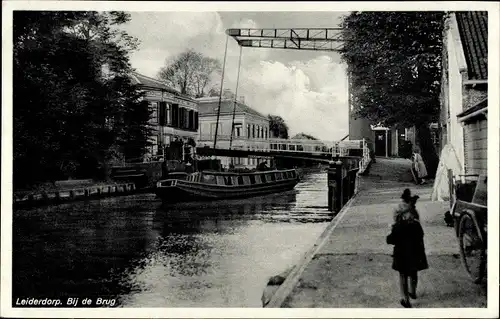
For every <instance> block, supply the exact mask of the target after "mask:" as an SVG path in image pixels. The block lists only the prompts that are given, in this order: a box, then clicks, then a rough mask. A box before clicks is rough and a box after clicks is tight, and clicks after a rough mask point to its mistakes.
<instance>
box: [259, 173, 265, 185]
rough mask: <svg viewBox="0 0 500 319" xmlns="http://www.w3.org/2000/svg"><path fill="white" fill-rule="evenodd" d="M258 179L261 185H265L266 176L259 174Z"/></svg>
mask: <svg viewBox="0 0 500 319" xmlns="http://www.w3.org/2000/svg"><path fill="white" fill-rule="evenodd" d="M260 179H261V180H262V183H265V182H266V175H265V174H260Z"/></svg>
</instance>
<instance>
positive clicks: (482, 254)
mask: <svg viewBox="0 0 500 319" xmlns="http://www.w3.org/2000/svg"><path fill="white" fill-rule="evenodd" d="M458 234H459V235H458V238H459V244H460V256H461V257H462V263H463V264H464V267H465V270H466V271H467V273H468V274H469V275H470V277H471V278H472V280H473V281H474V283H476V284H477V283H480V282H481V281H482V279H483V276H484V273H485V270H486V250H485V246H484V243H483V241H482V239H481V236H480V234H479V231H478V229H477V227H476V223H475V222H474V220H473V218H472V216H471V215H470V214H468V213H464V214H463V215H462V216H461V217H460V222H459V228H458Z"/></svg>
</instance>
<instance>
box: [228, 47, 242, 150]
mask: <svg viewBox="0 0 500 319" xmlns="http://www.w3.org/2000/svg"><path fill="white" fill-rule="evenodd" d="M242 49H243V47H242V46H240V59H239V61H238V76H237V77H236V90H235V92H234V104H233V122H232V123H231V137H230V138H229V149H231V147H232V145H233V132H234V118H235V116H236V103H237V99H238V84H239V83H240V69H241V52H242Z"/></svg>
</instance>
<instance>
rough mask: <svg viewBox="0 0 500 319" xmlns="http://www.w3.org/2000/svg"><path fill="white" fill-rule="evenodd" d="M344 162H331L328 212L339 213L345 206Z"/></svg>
mask: <svg viewBox="0 0 500 319" xmlns="http://www.w3.org/2000/svg"><path fill="white" fill-rule="evenodd" d="M342 175H343V172H342V162H341V161H340V160H337V161H331V162H330V163H329V168H328V210H329V211H331V212H335V213H338V212H339V211H340V209H341V208H342V205H343V198H342V197H343V190H342V188H343V185H342Z"/></svg>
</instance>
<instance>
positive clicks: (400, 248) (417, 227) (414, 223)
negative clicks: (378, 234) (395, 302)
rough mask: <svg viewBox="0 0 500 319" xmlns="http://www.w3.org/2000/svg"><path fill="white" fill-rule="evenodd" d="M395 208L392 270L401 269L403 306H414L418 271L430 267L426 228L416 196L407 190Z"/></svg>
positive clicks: (391, 241) (388, 239)
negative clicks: (426, 247) (412, 301)
mask: <svg viewBox="0 0 500 319" xmlns="http://www.w3.org/2000/svg"><path fill="white" fill-rule="evenodd" d="M401 198H402V200H403V201H402V203H400V204H399V205H398V207H397V209H396V211H395V214H394V219H395V223H394V225H393V226H392V231H391V233H390V234H389V236H387V243H388V244H391V245H394V253H393V262H392V269H394V270H396V271H398V272H399V284H400V290H401V300H400V302H401V305H402V306H403V307H405V308H411V303H410V298H412V299H416V298H417V284H418V275H417V273H418V271H421V270H424V269H427V268H429V265H428V264H427V257H426V254H425V246H424V231H423V229H422V225H421V224H420V221H419V217H418V212H417V210H416V207H415V203H414V202H416V199H418V197H417V196H416V197H412V196H411V193H410V190H409V189H405V190H404V192H403V195H402V196H401Z"/></svg>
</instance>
